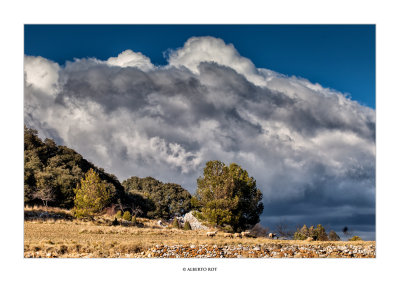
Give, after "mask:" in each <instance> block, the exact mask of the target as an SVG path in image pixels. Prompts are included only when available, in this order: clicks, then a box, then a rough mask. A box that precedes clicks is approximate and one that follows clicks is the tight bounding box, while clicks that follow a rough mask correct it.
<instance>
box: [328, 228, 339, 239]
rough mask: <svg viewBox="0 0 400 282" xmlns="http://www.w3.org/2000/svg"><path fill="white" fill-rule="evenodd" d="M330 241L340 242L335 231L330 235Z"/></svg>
mask: <svg viewBox="0 0 400 282" xmlns="http://www.w3.org/2000/svg"><path fill="white" fill-rule="evenodd" d="M328 238H329V241H340V237H339V235H337V234H336V232H335V231H333V230H331V231H330V232H329V235H328Z"/></svg>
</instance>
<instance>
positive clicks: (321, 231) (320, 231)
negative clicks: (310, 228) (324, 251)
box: [315, 224, 328, 241]
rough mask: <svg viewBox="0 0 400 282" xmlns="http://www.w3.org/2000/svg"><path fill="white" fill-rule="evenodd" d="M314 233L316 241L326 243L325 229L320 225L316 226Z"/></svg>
mask: <svg viewBox="0 0 400 282" xmlns="http://www.w3.org/2000/svg"><path fill="white" fill-rule="evenodd" d="M315 233H316V235H317V240H318V241H328V235H326V232H325V228H324V227H323V226H322V225H321V224H318V225H317V228H316V229H315Z"/></svg>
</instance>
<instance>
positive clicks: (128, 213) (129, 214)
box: [122, 211, 132, 221]
mask: <svg viewBox="0 0 400 282" xmlns="http://www.w3.org/2000/svg"><path fill="white" fill-rule="evenodd" d="M122 218H123V219H125V220H127V221H131V220H132V215H131V213H130V212H129V211H126V212H124V215H123V216H122Z"/></svg>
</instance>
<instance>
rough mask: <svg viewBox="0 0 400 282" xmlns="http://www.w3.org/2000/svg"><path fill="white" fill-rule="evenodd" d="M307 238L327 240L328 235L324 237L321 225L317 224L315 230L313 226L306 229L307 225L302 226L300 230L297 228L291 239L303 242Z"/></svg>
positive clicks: (324, 233) (323, 229)
mask: <svg viewBox="0 0 400 282" xmlns="http://www.w3.org/2000/svg"><path fill="white" fill-rule="evenodd" d="M308 237H311V238H313V239H314V240H317V241H327V240H328V235H326V232H325V228H324V227H323V226H322V225H321V224H318V225H317V228H314V226H310V228H307V225H305V224H304V226H303V227H302V228H301V229H299V228H297V231H296V232H295V233H294V236H293V239H294V240H305V239H307V238H308Z"/></svg>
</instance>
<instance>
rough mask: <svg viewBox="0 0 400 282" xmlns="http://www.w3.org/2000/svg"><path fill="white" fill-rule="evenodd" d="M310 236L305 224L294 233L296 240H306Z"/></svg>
mask: <svg viewBox="0 0 400 282" xmlns="http://www.w3.org/2000/svg"><path fill="white" fill-rule="evenodd" d="M308 237H310V232H309V230H308V228H307V225H305V224H304V226H303V227H302V228H301V229H299V228H297V231H296V232H295V233H294V235H293V239H294V240H305V239H307V238H308Z"/></svg>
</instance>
